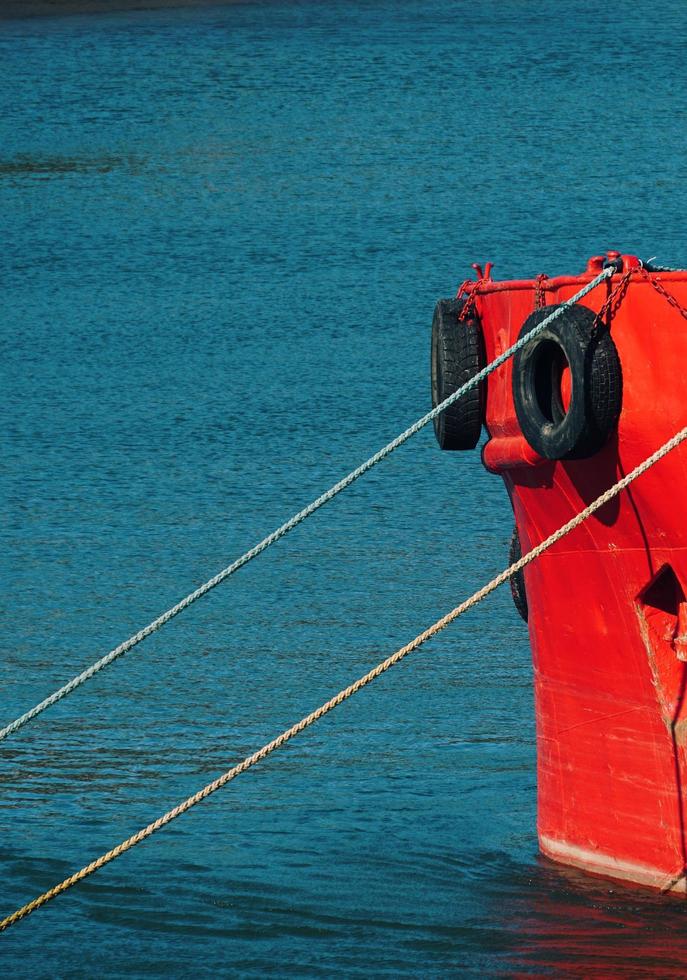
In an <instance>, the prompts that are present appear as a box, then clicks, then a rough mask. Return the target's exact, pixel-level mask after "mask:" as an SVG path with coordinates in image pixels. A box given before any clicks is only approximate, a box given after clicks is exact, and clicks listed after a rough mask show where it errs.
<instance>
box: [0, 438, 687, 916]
mask: <svg viewBox="0 0 687 980" xmlns="http://www.w3.org/2000/svg"><path fill="white" fill-rule="evenodd" d="M686 438H687V426H686V427H685V428H684V429H681V430H680V431H679V432H678V433H677V434H676V435H675V436H673V438H672V439H670V440H668V442H666V443H664V444H663V445H662V446H661V447H660V449H657V450H656V452H655V453H653V454H652V455H651V456H649V457H648V458H647V459H645V460H644V462H643V463H640V465H639V466H637V467H635V469H633V470H632V471H631V472H630V473H628V474H627V475H626V476H624V477H623V478H622V480H619V481H618V482H617V483H616V484H615V485H614V486H612V487H611V488H610V489H609V490H606V492H605V493H602V494H601V496H600V497H597V499H596V500H594V501H593V502H592V503H591V504H589V506H588V507H585V509H584V510H582V511H580V513H579V514H577V515H576V516H575V517H573V518H572V519H571V520H569V521H568V522H567V523H566V524H563V526H562V527H560V528H559V529H558V530H557V531H555V532H554V533H553V534H551V535H549V537H548V538H546V539H545V540H544V541H542V542H541V543H540V544H538V545H537V546H536V547H535V548H532V550H531V551H529V552H528V553H527V554H526V555H523V557H522V558H520V559H519V560H518V561H516V562H514V563H513V564H512V565H510V566H509V567H508V568H506V569H505V570H504V571H503V572H501V573H500V574H499V575H497V576H496V577H495V578H493V579H492V580H491V582H488V583H487V584H486V585H484V586H483V587H482V588H481V589H479V590H478V591H477V592H475V593H474V594H473V595H471V596H470V598H469V599H466V600H465V601H464V602H461V604H460V605H459V606H456V608H455V609H453V610H452V611H451V612H450V613H448V614H447V615H446V616H443V617H442V618H441V619H439V620H437V622H436V623H434V624H433V625H432V626H430V627H429V628H428V629H426V630H424V632H422V633H420V634H419V635H418V636H416V637H415V639H414V640H412V641H411V642H410V643H408V644H406V646H404V647H401V648H400V650H397V651H396V652H395V653H393V654H392V655H391V656H390V657H387V659H386V660H383V661H382V662H381V663H379V664H377V666H376V667H374V668H373V669H372V670H370V671H369V672H368V673H367V674H364V675H363V676H362V677H359V678H358V680H357V681H354V683H353V684H350V685H349V686H348V687H346V688H344V690H342V691H339V693H338V694H337V695H335V697H333V698H331V700H329V701H327V702H325V704H322V705H320V707H319V708H317V709H316V710H315V711H312V712H311V713H310V714H309V715H306V716H305V718H301V720H300V721H299V722H298V723H297V724H295V725H292V726H291V728H287V729H286V731H283V732H282V733H281V735H278V736H277V737H276V738H274V739H272V741H271V742H268V743H267V744H266V745H263V747H262V748H261V749H259V750H258V751H257V752H254V753H253V755H250V756H248V757H247V758H246V759H244V760H243V762H240V763H239V764H238V765H236V766H234V767H233V768H232V769H229V770H228V771H227V772H225V773H224V774H223V775H222V776H219V777H218V778H217V779H215V780H213V782H211V783H208V784H207V786H204V787H203V789H201V790H199V791H198V792H197V793H194V794H193V796H189V797H188V799H186V800H184V802H183V803H180V804H179V805H178V806H175V807H174V808H173V809H172V810H169V811H168V812H167V813H165V814H164V815H163V816H161V817H158V819H157V820H155V821H153V823H150V824H148V826H147V827H144V828H143V829H142V830H139V831H138V833H137V834H134V835H133V836H132V837H129V838H127V840H125V841H122V843H121V844H118V845H117V846H116V847H113V848H112V850H110V851H108V852H107V853H106V854H103V855H101V857H99V858H97V859H96V860H95V861H91V863H90V864H87V865H86V866H85V867H83V868H82V869H81V870H80V871H77V872H76V873H75V874H73V875H71V876H70V877H69V878H65V879H64V881H62V882H60V884H59V885H55V887H54V888H51V889H50V890H49V891H47V892H44V893H43V894H42V895H39V897H38V898H36V899H34V900H33V901H32V902H29V903H28V904H26V905H24V906H22V908H20V909H18V910H17V911H16V912H14V913H13V914H12V915H8V916H7V917H6V918H5V919H3V920H2V921H0V932H2V931H4V930H5V929H8V928H9V927H10V926H12V925H14V923H15V922H18V921H19V920H20V919H23V918H24V917H25V916H27V915H29V914H30V913H31V912H34V911H35V910H36V909H38V908H40V907H41V906H42V905H45V904H46V902H49V901H50V900H51V899H53V898H56V897H57V896H58V895H61V894H62V892H65V891H67V889H68V888H71V887H72V886H73V885H76V884H77V882H79V881H82V880H83V879H84V878H87V877H88V876H89V875H91V874H93V873H94V872H95V871H98V869H99V868H102V867H103V866H104V865H106V864H109V862H110V861H114V859H115V858H118V857H119V856H120V855H121V854H124V853H125V851H129V850H131V848H132V847H135V846H136V844H140V843H141V841H143V840H145V839H146V838H147V837H150V836H151V834H154V833H155V831H156V830H160V828H161V827H164V826H166V825H167V824H168V823H171V822H172V820H175V819H176V818H177V817H179V816H181V814H182V813H186V811H187V810H190V809H191V807H194V806H195V805H196V804H197V803H200V802H201V801H202V800H204V799H205V798H206V797H208V796H210V795H211V794H212V793H215V792H216V791H217V790H218V789H221V788H222V787H223V786H226V784H227V783H228V782H230V781H231V780H232V779H235V778H236V777H237V776H240V775H241V773H242V772H246V770H247V769H250V768H251V767H252V766H255V765H257V763H258V762H262V760H263V759H265V758H267V756H268V755H270V754H271V753H272V752H275V751H276V750H277V749H279V748H281V747H282V745H285V744H286V743H287V742H288V741H290V739H292V738H295V737H296V736H297V735H300V733H301V732H303V731H305V729H306V728H309V727H310V726H311V725H313V724H315V722H316V721H319V720H320V718H323V717H324V715H326V714H328V713H329V712H330V711H333V710H334V708H336V707H338V705H340V704H342V702H344V701H346V700H347V699H348V698H350V697H352V696H353V695H354V694H357V693H358V691H360V690H362V688H363V687H366V686H367V685H368V684H370V683H371V682H372V681H374V680H376V679H377V678H378V677H379V676H380V675H381V674H383V673H384V672H385V671H387V670H389V668H390V667H393V666H395V664H397V663H399V662H400V661H401V660H403V658H404V657H406V656H407V655H408V654H409V653H412V652H413V651H414V650H417V649H418V647H420V646H422V644H423V643H425V642H426V641H427V640H429V639H431V637H433V636H435V635H436V634H437V633H439V632H441V630H443V629H445V628H446V627H447V626H448V625H449V623H452V622H453V621H454V620H455V619H458V617H459V616H462V614H463V613H464V612H467V610H468V609H470V608H471V607H472V606H475V605H477V603H478V602H481V601H482V599H484V598H486V596H488V595H489V593H490V592H493V591H494V589H496V588H498V586H499V585H502V584H503V583H504V582H506V581H507V580H508V579H509V578H511V576H513V575H515V574H516V572H518V571H520V569H521V568H524V567H525V565H528V564H529V563H530V562H531V561H534V559H535V558H538V557H539V555H541V554H542V553H543V552H545V551H547V550H548V549H549V548H550V547H551V546H552V545H554V544H555V543H556V542H557V541H560V539H561V538H563V537H565V535H566V534H569V533H570V532H571V531H573V530H574V529H575V528H576V527H578V526H579V525H580V524H582V522H583V521H585V520H586V519H587V518H588V517H589V516H590V515H591V514H593V513H594V512H595V511H597V510H599V508H600V507H603V506H604V504H606V503H608V501H609V500H611V499H612V498H613V497H615V496H617V495H618V494H619V493H620V492H621V490H624V489H625V487H627V486H628V485H629V484H630V483H632V481H633V480H636V479H637V477H638V476H641V475H642V473H644V472H646V470H648V469H649V468H650V467H651V466H653V465H654V464H655V463H657V462H658V461H659V460H660V459H662V458H663V457H664V456H665V455H667V453H669V452H670V451H671V450H673V449H675V447H676V446H679V445H680V443H681V442H683V440H684V439H686Z"/></svg>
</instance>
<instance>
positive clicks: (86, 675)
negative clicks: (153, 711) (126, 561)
mask: <svg viewBox="0 0 687 980" xmlns="http://www.w3.org/2000/svg"><path fill="white" fill-rule="evenodd" d="M615 271H616V270H615V269H613V268H608V269H604V271H603V272H601V273H599V275H598V276H596V277H595V278H594V279H592V281H591V282H589V283H587V285H586V286H584V287H583V288H582V289H580V290H579V292H577V293H575V295H574V296H573V297H571V299H569V300H567V301H566V302H565V303H562V304H561V305H560V306H559V307H558V308H557V309H556V310H554V311H553V313H551V314H550V315H549V316H547V317H546V319H544V320H542V322H541V323H540V324H538V326H536V327H535V328H534V329H533V330H530V332H529V333H528V334H526V335H525V336H524V337H521V338H520V340H518V341H517V342H516V343H515V344H513V346H512V347H509V348H508V349H507V350H505V351H504V352H503V353H502V354H500V355H499V356H498V357H497V358H495V359H494V360H493V361H492V362H491V363H490V364H487V366H486V367H485V368H483V369H482V370H481V371H480V372H479V373H478V374H476V375H475V376H474V377H472V378H471V379H470V380H469V381H467V382H466V383H465V384H464V385H462V387H460V388H459V389H458V390H457V391H454V393H453V394H452V395H449V397H448V398H446V399H445V400H444V401H443V402H441V404H440V405H437V406H436V408H433V409H432V411H431V412H427V414H426V415H423V416H422V418H420V419H418V420H417V422H415V423H414V424H413V425H411V426H410V427H409V428H408V429H406V430H405V432H402V433H401V434H400V435H399V436H397V437H396V438H395V439H393V440H392V441H391V442H389V443H387V444H386V446H384V447H383V448H382V449H380V450H379V452H376V453H375V454H374V456H370V458H369V459H367V460H365V462H364V463H362V464H361V465H360V466H358V467H357V468H356V469H354V470H352V471H351V472H350V473H349V474H348V475H347V476H345V477H344V478H343V479H342V480H339V482H338V483H335V484H334V486H332V487H330V488H329V490H327V491H326V492H325V493H323V494H322V495H321V496H319V497H318V498H317V499H316V500H313V502H312V503H310V504H308V506H307V507H304V508H303V510H301V511H299V512H298V513H297V514H295V515H294V516H293V517H291V518H290V519H289V520H288V521H286V523H285V524H282V525H281V527H279V528H277V530H276V531H273V532H272V533H271V534H268V535H267V537H266V538H263V539H262V541H260V542H259V543H258V544H256V545H255V547H253V548H251V549H250V550H249V551H246V552H245V554H243V555H241V557H240V558H237V559H236V561H234V562H232V564H231V565H227V567H226V568H223V569H222V571H221V572H218V573H217V575H214V576H213V577H212V578H211V579H208V581H207V582H205V583H204V584H203V585H201V586H199V587H198V588H197V589H196V590H195V591H194V592H191V593H190V594H189V595H187V596H186V597H185V598H183V599H182V600H181V601H180V602H177V604H176V605H174V606H172V608H171V609H168V610H167V612H165V613H163V614H162V615H161V616H158V618H157V619H154V620H153V621H152V623H149V624H148V625H147V626H145V627H144V628H143V629H142V630H139V631H138V633H134V634H133V636H130V637H129V639H128V640H125V641H124V642H123V643H120V644H119V646H117V647H115V648H114V650H110V652H109V653H107V654H105V656H104V657H101V658H100V660H96V662H95V663H94V664H91V666H90V667H87V668H86V669H85V670H84V671H82V672H81V673H80V674H77V676H76V677H73V678H72V679H71V680H70V681H68V682H67V683H66V684H64V685H63V686H62V687H60V688H58V690H56V691H54V692H53V693H52V694H50V695H49V696H48V697H47V698H45V699H44V700H43V701H41V702H39V703H38V704H37V705H35V706H34V707H33V708H31V709H29V710H28V711H26V712H25V713H24V714H23V715H20V716H19V717H18V718H15V720H14V721H12V722H10V723H9V724H8V725H5V727H4V728H2V729H0V740H2V739H4V738H7V736H8V735H11V734H12V733H13V732H16V731H18V729H20V728H23V726H24V725H26V724H27V723H28V722H29V721H32V720H33V719H34V718H35V717H36V716H37V715H40V714H41V713H42V712H43V711H45V710H46V709H47V708H50V707H52V705H54V704H57V702H58V701H61V700H62V698H64V697H66V696H67V695H68V694H71V693H72V691H75V690H76V689H77V687H81V685H82V684H85V682H86V681H88V680H90V679H91V677H94V676H95V675H96V674H97V673H98V672H99V671H101V670H102V669H103V668H104V667H107V666H108V665H109V664H111V663H113V661H115V660H117V659H118V658H119V657H121V656H123V655H124V654H125V653H128V652H129V650H132V649H133V648H134V647H135V646H137V644H139V643H140V642H141V641H142V640H145V639H146V637H148V636H150V635H151V633H155V632H156V631H157V630H159V629H160V628H161V627H162V626H164V625H165V624H166V623H168V622H169V621H170V620H171V619H174V617H175V616H178V615H179V613H180V612H183V610H184V609H188V607H189V606H190V605H192V604H193V603H194V602H195V601H196V600H197V599H200V598H201V596H204V595H206V594H207V593H208V592H210V590H211V589H214V588H215V586H217V585H219V584H220V582H224V580H225V579H227V578H229V576H230V575H233V574H234V572H237V571H238V570H239V568H243V566H244V565H247V564H248V562H249V561H252V560H253V558H256V557H257V556H258V555H259V554H261V553H262V552H263V551H265V550H266V549H267V548H269V547H270V545H273V544H274V543H275V542H276V541H279V539H280V538H283V537H284V536H285V535H287V534H288V533H289V531H292V530H293V529H294V528H295V527H297V526H298V525H299V524H301V523H302V522H303V521H304V520H306V518H308V517H310V516H311V515H312V514H314V513H315V511H316V510H319V509H320V507H323V506H324V504H326V503H328V502H329V501H330V500H333V499H334V497H336V496H337V494H339V493H341V491H342V490H345V489H346V487H350V485H351V484H352V483H355V481H356V480H357V479H359V478H360V477H361V476H362V475H363V474H364V473H367V472H368V470H371V469H372V467H373V466H376V465H377V463H380V462H381V461H382V460H383V459H385V458H386V457H387V456H389V455H390V454H391V453H392V452H394V450H396V449H398V447H399V446H402V445H403V443H404V442H407V441H408V439H410V438H411V436H414V435H415V434H416V433H417V432H419V431H420V429H422V428H423V427H424V426H425V425H427V424H428V423H429V422H431V421H432V420H433V419H435V418H436V417H437V415H440V414H441V413H442V412H444V411H445V410H446V409H447V408H448V407H449V405H452V404H453V403H454V402H455V401H458V399H459V398H462V397H463V395H465V394H466V393H467V392H468V391H470V390H471V389H472V388H474V387H475V386H476V385H479V384H480V383H481V382H482V381H484V379H485V378H487V377H488V376H489V375H490V374H491V373H492V372H493V371H496V369H497V368H499V367H501V365H502V364H504V363H505V362H506V361H507V360H508V359H509V358H510V357H512V356H513V355H514V354H516V353H517V352H518V351H519V350H520V349H521V348H522V347H524V346H525V345H526V344H529V343H530V342H531V341H532V340H534V338H535V337H536V336H538V334H540V333H541V332H542V330H544V329H545V328H546V327H547V326H548V325H549V324H550V323H551V322H552V321H553V320H555V319H556V317H559V316H560V315H561V314H562V313H563V311H564V310H566V309H567V308H568V307H569V306H573V305H574V304H575V303H577V302H578V301H579V300H581V299H582V298H583V297H584V296H586V295H587V293H589V292H591V291H592V289H594V288H595V287H596V286H598V285H599V283H601V282H603V281H604V280H605V279H608V278H609V277H610V276H612V275H613V273H614V272H615Z"/></svg>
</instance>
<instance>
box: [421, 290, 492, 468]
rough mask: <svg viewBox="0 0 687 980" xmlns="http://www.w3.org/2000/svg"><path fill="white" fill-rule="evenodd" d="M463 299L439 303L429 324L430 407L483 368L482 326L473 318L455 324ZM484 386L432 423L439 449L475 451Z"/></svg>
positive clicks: (435, 405)
mask: <svg viewBox="0 0 687 980" xmlns="http://www.w3.org/2000/svg"><path fill="white" fill-rule="evenodd" d="M464 302H465V301H464V300H462V299H440V300H439V302H438V303H437V305H436V306H435V308H434V318H433V320H432V358H431V371H432V407H433V408H436V407H437V405H440V404H441V402H443V401H445V400H446V399H447V398H448V397H449V395H452V394H453V393H454V391H457V390H458V389H459V388H460V387H461V386H462V385H464V384H465V382H466V381H469V380H470V378H474V376H475V375H476V374H477V373H478V372H479V371H481V370H482V368H483V367H484V366H485V364H486V356H485V353H484V339H483V336H482V325H481V323H480V322H479V320H478V319H477V318H476V317H475V316H468V317H466V318H465V319H464V320H460V321H459V320H458V316H459V314H460V312H461V310H462V309H463V305H464ZM484 401H485V385H484V382H482V384H480V385H477V387H475V388H472V389H471V390H470V391H468V392H467V393H466V394H465V395H463V397H462V398H459V399H458V401H457V402H454V403H453V405H449V407H448V408H447V409H446V411H444V412H442V413H441V415H438V416H437V417H436V418H435V419H434V433H435V435H436V437H437V442H438V443H439V445H440V446H441V448H442V449H474V448H475V446H476V445H477V443H478V442H479V437H480V432H481V430H482V423H483V421H484Z"/></svg>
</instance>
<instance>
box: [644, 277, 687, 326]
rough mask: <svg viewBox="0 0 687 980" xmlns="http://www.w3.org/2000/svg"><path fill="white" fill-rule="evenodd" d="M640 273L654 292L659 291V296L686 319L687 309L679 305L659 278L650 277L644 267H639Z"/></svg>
mask: <svg viewBox="0 0 687 980" xmlns="http://www.w3.org/2000/svg"><path fill="white" fill-rule="evenodd" d="M669 271H671V272H677V271H678V270H677V269H671V270H669ZM641 273H642V275H643V276H644V278H645V279H646V280H647V281H648V282H649V283H651V285H652V286H653V287H654V289H655V290H656V292H658V293H660V294H661V296H663V298H664V299H665V300H667V302H668V303H670V305H671V306H672V307H674V309H676V310H677V311H678V313H679V314H680V316H683V317H684V318H685V320H687V310H686V309H685V307H684V306H681V305H680V303H678V301H677V300H676V299H675V297H674V296H673V295H672V293H669V292H668V290H667V289H666V288H665V286H664V285H663V283H662V282H661V280H660V279H658V278H656V279H652V278H651V276H650V274H649V273H648V272H647V270H646V269H644V268H642V269H641Z"/></svg>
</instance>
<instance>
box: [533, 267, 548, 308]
mask: <svg viewBox="0 0 687 980" xmlns="http://www.w3.org/2000/svg"><path fill="white" fill-rule="evenodd" d="M548 278H549V277H548V276H547V275H546V273H544V272H540V273H539V275H538V276H537V278H536V279H535V280H534V308H535V310H540V309H541V308H542V306H546V298H545V296H544V282H545V281H546V280H547V279H548Z"/></svg>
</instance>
